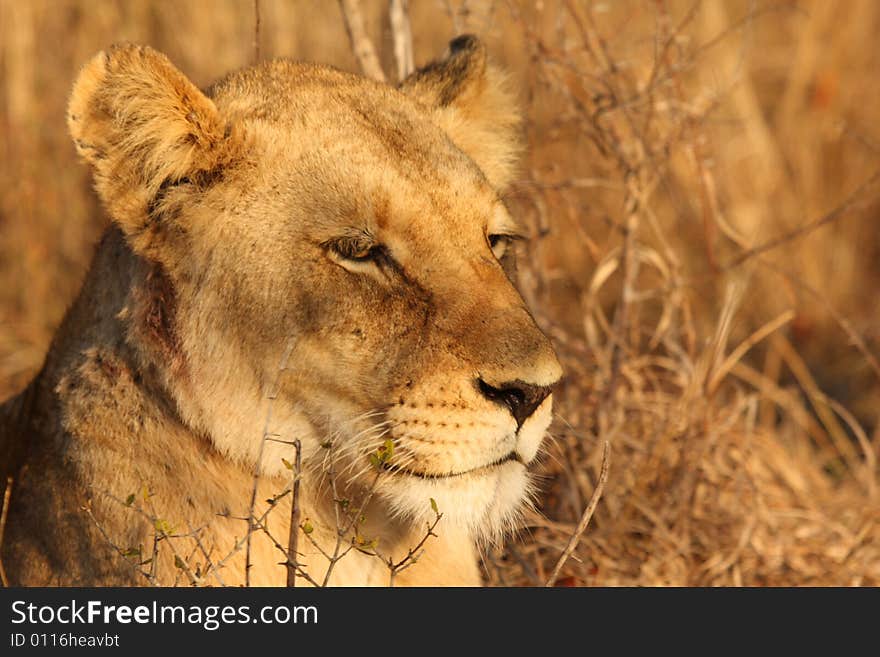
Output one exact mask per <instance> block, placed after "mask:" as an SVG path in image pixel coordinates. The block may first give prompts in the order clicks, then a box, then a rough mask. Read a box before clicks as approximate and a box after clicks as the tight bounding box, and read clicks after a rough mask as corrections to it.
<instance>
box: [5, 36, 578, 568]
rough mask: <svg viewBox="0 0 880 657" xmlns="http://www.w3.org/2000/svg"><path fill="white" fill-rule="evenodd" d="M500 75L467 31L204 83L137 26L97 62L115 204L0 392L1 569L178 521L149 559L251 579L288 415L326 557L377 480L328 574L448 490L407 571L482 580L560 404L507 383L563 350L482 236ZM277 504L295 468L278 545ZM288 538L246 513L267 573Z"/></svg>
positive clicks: (502, 143)
mask: <svg viewBox="0 0 880 657" xmlns="http://www.w3.org/2000/svg"><path fill="white" fill-rule="evenodd" d="M505 89H506V87H505V84H504V83H503V81H502V78H501V77H500V74H499V73H498V72H497V71H496V70H495V69H494V68H493V67H492V66H491V65H487V64H486V56H485V52H484V50H483V48H482V46H481V45H480V44H479V42H477V41H476V40H475V39H473V38H472V37H471V38H465V39H464V40H461V39H459V40H457V41H455V42H453V43H452V44H451V48H450V53H449V55H448V56H447V58H446V59H444V60H441V61H439V62H436V63H433V64H431V65H429V66H427V67H426V68H424V69H422V70H421V71H419V72H417V73H415V74H414V75H413V77H411V78H410V79H408V80H406V81H404V83H403V84H402V85H401V88H400V89H399V90H397V89H392V88H390V87H387V86H384V85H380V84H377V83H374V82H372V81H369V80H366V79H364V78H361V77H357V76H352V75H348V74H345V73H342V72H340V71H337V70H334V69H331V68H327V67H321V66H315V65H310V64H300V63H293V62H288V61H273V62H267V63H264V64H261V65H260V66H258V67H255V68H252V69H246V70H243V71H239V72H237V73H234V74H231V75H230V76H228V77H227V78H225V79H224V80H222V81H220V82H218V83H217V84H215V85H214V86H213V87H212V88H211V89H209V90H208V91H207V92H205V93H202V92H201V91H199V90H198V89H197V88H196V87H195V86H194V85H193V84H192V83H191V82H189V80H187V79H186V77H185V76H183V74H181V73H180V72H179V71H178V70H177V69H175V68H174V66H173V65H172V64H171V63H170V62H169V61H168V60H167V59H166V58H165V57H164V56H163V55H161V54H159V53H156V52H155V51H153V50H151V49H149V48H145V47H137V46H130V45H124V46H118V47H114V48H112V49H110V50H108V51H107V52H105V53H100V54H99V55H97V56H96V57H95V58H94V59H93V60H92V61H91V62H89V63H88V64H87V65H86V66H85V67H84V69H83V71H82V72H81V74H80V77H79V79H78V80H77V82H76V84H75V85H74V88H73V93H72V95H71V100H70V111H69V126H70V131H71V134H72V136H73V138H74V141H75V143H76V146H77V149H78V150H79V152H80V153H81V154H82V156H83V157H84V159H85V160H86V161H87V162H88V163H89V164H90V165H91V166H92V169H93V171H94V177H95V188H96V190H97V192H98V195H99V196H100V198H101V200H102V202H103V204H104V207H105V208H106V209H107V211H108V213H109V214H110V216H111V218H112V219H113V222H114V226H113V227H112V228H111V229H109V230H108V232H107V233H106V234H105V236H104V238H103V240H102V241H101V243H100V245H99V246H98V249H97V252H96V254H95V259H94V262H93V264H92V267H91V269H90V272H89V274H88V276H87V279H86V281H85V283H84V285H83V288H82V291H81V293H80V295H79V297H78V298H77V300H76V301H75V303H74V304H73V306H72V308H71V309H70V311H69V312H68V314H67V316H66V318H65V320H64V322H63V324H62V326H61V328H60V329H59V331H58V334H57V335H56V337H55V339H54V341H53V343H52V346H51V348H50V350H49V353H48V355H47V357H46V362H45V364H44V367H43V369H42V370H41V372H40V373H39V375H38V376H37V378H36V379H35V380H34V381H33V382H32V383H31V385H30V386H29V387H28V389H27V390H26V391H25V392H24V393H22V395H20V396H19V397H18V398H16V399H13V400H10V401H9V402H7V403H6V404H5V405H4V406H2V407H0V458H2V459H3V461H2V466H3V469H4V473H8V474H11V475H13V476H14V477H15V488H14V490H13V497H12V505H11V510H10V515H9V520H8V524H7V528H6V538H5V541H4V545H3V546H2V550H3V552H2V556H3V562H4V565H5V568H6V571H7V573H8V574H9V576H10V578H11V579H12V580H13V582H14V583H17V584H25V585H52V584H61V585H74V584H80V585H109V584H144V583H146V579H144V576H143V574H142V573H139V572H138V566H137V564H138V562H139V561H145V560H146V559H147V558H149V557H151V556H153V549H154V541H155V537H156V536H157V534H158V535H159V536H163V533H164V534H170V537H163V538H162V540H160V541H159V543H158V552H157V553H156V554H157V557H156V559H154V561H153V562H151V563H147V564H142V565H141V566H140V567H139V568H140V570H141V571H147V573H148V574H149V573H152V575H153V576H154V578H155V581H156V582H158V583H162V584H173V583H184V584H185V583H188V581H189V580H192V579H193V578H194V579H195V580H196V582H197V583H207V584H220V583H222V584H227V585H229V584H241V583H243V582H244V581H245V576H244V570H245V568H244V566H245V557H244V554H245V551H244V550H243V549H241V550H238V551H236V550H234V547H235V546H236V544H237V543H238V544H239V545H241V541H240V539H241V538H242V536H244V535H245V533H246V528H247V522H246V520H245V519H246V518H247V517H248V514H249V502H250V497H251V487H252V483H253V481H254V476H253V475H254V471H255V469H259V471H260V473H261V476H260V489H259V491H258V495H257V497H256V500H257V504H256V512H257V515H258V516H260V515H261V514H262V513H263V512H264V511H266V510H267V509H268V508H269V502H268V500H269V499H270V498H272V497H273V496H274V495H276V494H278V493H280V492H282V491H284V490H285V489H286V488H287V487H288V486H289V485H290V482H291V475H292V472H291V470H290V469H289V464H290V463H292V462H294V460H295V453H294V449H293V447H292V442H293V441H294V440H298V441H300V442H301V444H302V455H301V456H302V462H303V468H304V472H303V477H302V483H301V490H302V497H301V505H300V506H301V513H302V520H303V521H304V522H305V524H306V526H308V527H309V528H313V530H312V531H311V532H310V533H308V535H306V534H305V533H303V532H301V533H300V538H299V547H300V552H301V556H300V562H301V563H302V565H303V568H304V569H305V570H306V571H307V572H308V573H309V574H310V575H312V576H313V577H314V578H315V579H316V580H318V581H321V580H322V579H323V576H324V573H325V571H326V569H327V563H328V562H327V559H326V558H325V557H324V556H323V555H322V554H321V550H324V551H325V552H332V551H333V547H334V544H335V536H336V527H337V520H336V517H337V512H338V511H339V510H340V508H344V507H345V503H340V501H339V498H344V499H345V500H346V501H348V505H349V508H351V507H352V506H353V505H356V504H358V503H359V501H360V500H364V499H367V492H368V491H369V490H371V489H372V490H373V495H372V496H371V497H369V501H368V503H367V504H366V506H365V507H364V509H363V514H362V516H363V517H362V518H358V519H357V522H356V524H355V528H356V529H354V530H352V531H351V532H350V533H349V534H346V536H345V537H344V541H343V547H345V546H347V545H348V544H349V543H350V541H351V540H352V537H354V540H356V541H362V542H363V543H364V544H365V545H367V546H372V547H365V548H364V550H363V551H359V550H353V551H351V552H350V553H349V554H347V555H346V556H345V557H344V558H343V559H342V560H340V561H339V562H338V564H337V566H336V568H335V570H334V571H333V575H332V577H331V578H330V583H331V584H339V585H366V584H369V585H373V584H377V585H382V584H387V583H388V581H389V572H388V568H387V567H386V565H385V564H384V563H383V562H382V561H381V560H380V559H378V558H376V556H373V555H371V554H368V552H370V551H371V550H373V549H375V550H376V551H377V552H379V553H381V554H382V555H384V556H385V557H386V558H388V557H390V558H392V559H394V560H395V561H400V560H402V559H404V558H405V557H406V555H407V553H408V550H409V549H411V548H413V547H414V546H415V545H416V544H417V543H418V542H419V541H420V540H421V539H422V537H423V536H424V534H425V525H426V523H427V522H429V521H431V519H432V518H433V517H434V512H433V510H432V505H431V500H432V499H434V500H435V501H436V504H437V506H438V507H439V510H440V512H441V513H442V514H443V517H442V519H441V520H440V522H439V524H438V525H437V528H436V529H435V533H436V534H437V536H436V537H430V538H429V539H428V540H427V541H426V542H425V543H424V552H423V553H422V554H421V557H420V558H419V560H418V562H417V563H415V565H412V566H411V567H410V568H408V569H406V570H404V571H402V572H401V573H400V575H399V577H398V578H397V580H396V583H400V584H410V585H424V584H431V585H438V584H442V585H475V584H478V583H479V581H480V576H479V569H478V567H477V557H476V545H477V543H478V542H479V541H480V540H483V539H491V538H493V537H495V536H497V535H498V534H499V533H500V532H502V531H504V530H505V529H506V528H508V527H509V526H511V525H512V524H513V523H515V519H516V515H517V513H518V511H519V509H520V508H521V507H522V505H523V504H524V503H527V501H528V493H529V476H528V473H527V465H528V464H529V463H530V462H532V461H533V459H534V458H535V455H536V453H537V451H538V448H539V445H540V443H541V440H542V438H543V435H544V432H545V429H546V427H547V424H548V423H549V419H550V412H551V411H550V409H551V403H552V402H551V398H550V397H546V398H544V396H543V395H544V394H546V392H545V393H543V394H542V395H541V396H540V397H536V399H543V402H541V403H540V404H539V405H537V404H538V402H537V401H536V407H535V408H531V407H530V408H529V413H528V415H527V417H526V416H523V414H522V413H521V414H520V415H521V416H522V417H520V418H519V421H517V420H516V419H515V418H514V411H512V410H511V409H513V408H514V407H513V406H510V408H508V407H507V406H505V404H506V403H510V402H503V400H502V401H499V399H501V398H500V397H499V396H498V393H497V391H498V390H505V391H508V396H509V394H511V393H509V391H510V390H512V389H513V388H511V387H510V386H511V385H513V386H514V388H516V386H520V385H525V384H528V385H529V386H531V388H523V390H526V389H529V390H530V389H535V390H537V389H539V388H540V389H543V387H549V386H551V385H553V384H554V383H555V382H556V381H557V380H558V379H559V377H560V374H561V372H560V368H559V365H558V363H557V361H556V358H555V356H554V354H553V352H552V349H551V348H550V345H549V343H548V341H547V339H546V338H545V337H544V336H543V335H542V334H541V332H540V331H539V329H538V328H537V326H536V325H535V323H534V321H533V320H532V318H531V316H530V315H529V313H528V311H527V310H526V308H525V306H524V304H523V301H522V298H521V297H520V296H519V294H518V293H517V292H516V290H515V288H514V286H513V285H512V284H511V281H510V280H509V279H508V277H507V275H506V274H505V268H504V267H502V264H507V261H508V259H509V254H507V255H504V256H503V257H502V256H501V255H500V251H499V250H498V249H497V248H496V251H495V254H493V250H492V247H491V246H490V239H489V237H490V236H494V235H498V234H507V233H510V232H512V231H515V230H516V226H515V224H514V222H513V221H512V219H511V218H510V216H509V215H508V214H507V211H506V209H505V208H504V205H503V203H502V202H501V201H500V200H499V196H498V194H499V191H500V190H502V189H503V187H504V186H505V185H506V184H508V183H509V182H510V180H511V176H512V175H513V170H514V169H513V166H514V161H515V156H516V153H517V151H518V145H517V140H516V131H517V129H518V124H519V119H518V114H517V113H516V111H515V108H514V104H513V103H512V99H511V96H510V94H509V92H507V91H506V90H505ZM492 240H493V241H494V240H495V238H494V237H493V238H492ZM371 247H374V248H373V250H372V251H371V250H369V249H370V248H371ZM367 253H369V256H370V257H369V258H363V257H362V256H363V255H364V254H367ZM496 255H498V256H499V257H500V258H501V261H499V259H497V258H496ZM511 382H513V383H511ZM508 384H510V385H508ZM514 384H515V385H514ZM516 389H517V390H518V389H519V388H516ZM493 391H495V392H493ZM514 396H515V395H514ZM504 399H508V397H504ZM502 402H503V403H502ZM264 432H265V435H267V436H269V440H265V439H264ZM388 444H390V445H392V446H393V449H394V453H393V455H392V456H391V457H390V458H388V459H387V460H386V462H385V468H384V469H377V467H376V466H375V459H376V457H377V455H378V456H379V457H380V458H381V459H386V457H387V452H383V450H387V447H386V446H387V445H388ZM383 454H384V455H385V456H383ZM371 455H373V459H374V462H373V463H371V460H370V456H371ZM374 482H375V483H374ZM333 484H335V485H336V489H337V490H336V493H335V494H336V496H337V499H336V500H335V501H334V492H333ZM344 513H345V511H343V515H344ZM289 516H290V496H289V495H287V496H285V497H284V498H283V499H282V500H281V501H280V502H278V503H277V504H275V505H274V507H273V509H272V510H271V511H270V512H269V515H268V516H267V518H268V520H267V526H268V534H271V536H272V537H273V538H274V539H275V540H276V541H277V542H278V543H280V544H282V545H286V543H287V536H288V522H289ZM156 520H159V521H160V522H159V523H158V525H157V523H156ZM301 526H302V525H301ZM157 527H158V528H157ZM196 536H197V537H198V541H196V538H195V537H196ZM373 541H375V543H372V542H373ZM316 544H317V545H316ZM361 547H364V546H361ZM135 550H140V554H141V557H140V559H138V558H137V557H136V556H133V555H134V551H135ZM120 552H124V553H126V554H128V556H124V555H122V554H120ZM205 553H209V554H210V557H208V556H206V554H205ZM227 555H229V556H228V558H226V559H224V557H226V556H227ZM282 560H283V556H282V555H281V553H280V552H278V551H277V548H276V546H275V545H274V544H273V541H272V540H270V538H269V537H268V536H267V532H264V531H258V532H256V533H255V534H254V536H253V545H252V569H251V571H250V581H251V583H253V584H271V585H279V584H283V583H284V580H285V569H284V567H283V566H280V565H278V563H279V561H282ZM221 561H222V568H220V567H216V568H215V569H214V570H207V572H206V564H208V563H209V562H210V563H213V564H215V566H219V564H220V562H221ZM182 564H186V565H185V566H182Z"/></svg>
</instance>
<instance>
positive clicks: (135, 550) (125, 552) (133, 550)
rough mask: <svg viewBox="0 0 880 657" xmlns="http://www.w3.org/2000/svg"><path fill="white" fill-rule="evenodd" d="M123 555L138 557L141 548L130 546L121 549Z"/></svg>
mask: <svg viewBox="0 0 880 657" xmlns="http://www.w3.org/2000/svg"><path fill="white" fill-rule="evenodd" d="M122 556H123V557H140V556H141V549H140V548H139V547H130V548H127V549H125V550H123V551H122Z"/></svg>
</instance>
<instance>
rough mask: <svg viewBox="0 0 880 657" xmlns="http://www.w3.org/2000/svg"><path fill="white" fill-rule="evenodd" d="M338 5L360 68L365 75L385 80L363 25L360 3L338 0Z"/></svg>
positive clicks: (380, 80) (356, 0)
mask: <svg viewBox="0 0 880 657" xmlns="http://www.w3.org/2000/svg"><path fill="white" fill-rule="evenodd" d="M339 7H340V9H342V16H343V18H345V29H346V31H347V32H348V40H349V41H350V42H351V49H352V51H354V56H355V57H357V60H358V63H359V64H360V65H361V70H362V71H363V72H364V74H365V75H366V76H367V77H370V78H373V79H374V80H378V81H379V82H385V73H383V72H382V66H381V65H380V64H379V58H378V57H377V56H376V49H375V48H374V47H373V42H372V41H370V37H368V36H367V30H366V28H365V27H364V17H363V14H362V13H361V3H360V2H358V0H339Z"/></svg>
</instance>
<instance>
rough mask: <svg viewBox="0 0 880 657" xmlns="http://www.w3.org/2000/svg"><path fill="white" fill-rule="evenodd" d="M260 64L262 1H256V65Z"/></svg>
mask: <svg viewBox="0 0 880 657" xmlns="http://www.w3.org/2000/svg"><path fill="white" fill-rule="evenodd" d="M259 62H260V0H254V64H259Z"/></svg>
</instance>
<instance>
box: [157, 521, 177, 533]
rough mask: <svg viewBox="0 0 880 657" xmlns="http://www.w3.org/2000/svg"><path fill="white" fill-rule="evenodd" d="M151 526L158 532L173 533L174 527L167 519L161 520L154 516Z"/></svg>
mask: <svg viewBox="0 0 880 657" xmlns="http://www.w3.org/2000/svg"><path fill="white" fill-rule="evenodd" d="M153 526H154V527H155V528H156V531H157V532H159V533H160V534H165V535H170V534H173V533H174V528H173V527H172V526H171V523H169V522H168V521H167V520H162V519H161V518H156V520H155V522H154V523H153Z"/></svg>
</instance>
